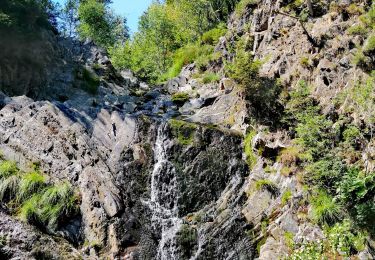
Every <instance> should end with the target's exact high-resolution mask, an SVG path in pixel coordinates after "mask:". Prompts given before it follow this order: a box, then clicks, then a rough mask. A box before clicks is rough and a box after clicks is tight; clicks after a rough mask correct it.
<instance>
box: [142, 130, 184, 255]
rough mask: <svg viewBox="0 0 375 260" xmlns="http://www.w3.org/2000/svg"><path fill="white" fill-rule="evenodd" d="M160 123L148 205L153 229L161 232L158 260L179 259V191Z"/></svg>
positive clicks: (180, 222) (166, 138)
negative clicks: (177, 236) (177, 237)
mask: <svg viewBox="0 0 375 260" xmlns="http://www.w3.org/2000/svg"><path fill="white" fill-rule="evenodd" d="M165 127H166V124H164V123H162V124H161V125H160V126H159V128H158V132H157V139H156V143H155V147H154V160H155V165H154V169H153V171H152V176H151V199H150V201H149V202H148V205H149V207H150V209H151V211H152V226H153V228H154V229H155V230H157V231H158V232H161V239H160V242H159V246H158V252H157V259H161V260H167V259H168V260H171V259H178V258H179V257H178V252H177V243H176V235H177V232H178V231H179V230H180V227H181V224H182V219H180V218H179V217H178V205H177V201H178V188H177V176H176V169H175V168H174V166H173V164H172V163H171V162H170V161H168V156H167V151H166V149H167V147H168V144H169V143H170V140H169V139H168V137H167V136H166V134H165V131H164V130H165Z"/></svg>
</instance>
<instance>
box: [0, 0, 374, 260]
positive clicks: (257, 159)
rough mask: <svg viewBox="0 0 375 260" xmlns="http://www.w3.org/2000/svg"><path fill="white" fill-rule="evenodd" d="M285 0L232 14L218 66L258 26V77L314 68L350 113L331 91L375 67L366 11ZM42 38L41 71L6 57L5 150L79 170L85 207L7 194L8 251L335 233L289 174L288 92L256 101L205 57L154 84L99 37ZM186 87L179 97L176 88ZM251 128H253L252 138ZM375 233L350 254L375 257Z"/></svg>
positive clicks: (208, 253) (60, 170) (177, 249)
mask: <svg viewBox="0 0 375 260" xmlns="http://www.w3.org/2000/svg"><path fill="white" fill-rule="evenodd" d="M288 4H290V3H289V2H288V1H276V2H275V1H269V0H263V1H259V2H256V1H254V2H251V3H249V4H248V5H246V8H245V10H243V11H242V12H240V13H238V12H237V13H235V14H233V15H232V17H231V19H230V21H229V22H228V29H229V30H228V33H227V34H226V36H225V37H222V38H221V39H220V42H219V43H218V45H217V46H216V51H217V52H220V53H221V58H220V60H219V61H215V62H212V64H210V65H209V66H208V70H209V71H213V72H218V73H220V72H222V71H223V70H225V63H226V62H228V61H232V60H233V59H234V57H235V53H233V49H235V45H236V42H237V41H238V38H243V39H251V49H249V50H247V51H248V52H252V54H253V55H254V57H255V59H259V60H261V61H262V63H261V66H260V68H259V78H262V79H267V80H268V81H267V82H273V83H275V84H274V85H277V86H281V87H280V89H281V90H280V92H281V93H283V91H284V92H288V91H289V92H290V91H292V90H293V89H294V88H296V86H297V85H298V84H299V82H300V81H301V80H304V81H305V82H308V83H309V84H312V85H314V86H315V88H314V91H313V96H314V98H316V100H317V102H318V103H319V104H320V105H321V106H322V113H323V114H325V115H328V116H339V115H340V113H345V112H344V111H343V109H341V108H340V107H339V106H337V105H336V106H335V105H334V103H333V100H335V98H337V96H338V95H339V94H340V93H342V91H343V90H344V89H349V88H351V87H352V86H354V85H355V84H356V82H358V80H359V79H364V80H365V79H367V78H368V77H369V76H368V71H369V70H371V69H373V64H374V60H373V59H374V56H373V53H372V54H371V53H364V55H365V58H364V60H363V62H362V63H361V66H356V65H354V64H352V63H351V60H352V59H353V57H354V55H355V51H357V50H358V48H360V47H359V46H364V45H366V42H365V39H364V38H363V37H362V38H361V36H356V37H353V36H352V35H350V34H349V32H348V31H347V29H348V28H350V27H351V26H354V25H356V23H358V20H359V18H358V17H359V15H360V13H356V12H347V11H342V10H346V9H345V8H348V6H350V3H346V2H345V3H344V2H343V3H339V4H337V6H335V8H331V9H330V8H328V6H329V3H328V2H327V3H325V2H324V3H319V4H317V6H316V8H317V10H319V12H317V13H316V14H315V16H314V17H311V18H310V19H308V20H307V21H304V22H303V23H301V22H300V21H299V20H298V19H296V18H295V17H291V16H287V15H285V14H284V12H285V8H286V7H287V6H288ZM356 4H358V6H363V8H364V7H365V6H366V5H367V3H366V1H358V3H357V2H356ZM43 37H44V38H43V39H44V40H43V44H46V42H48V45H49V46H50V48H46V47H40V45H37V44H36V45H35V48H33V50H34V52H33V53H34V56H35V55H36V56H37V57H43V59H42V58H41V59H40V60H37V61H36V62H37V63H38V66H40V67H38V68H39V69H38V70H36V69H35V68H33V66H34V65H33V64H31V63H27V62H26V60H27V59H28V58H29V57H26V58H25V55H24V54H22V51H21V52H20V53H21V54H19V55H18V56H17V55H16V56H17V59H15V58H14V57H13V56H12V55H11V54H9V53H12V52H6V53H7V55H3V56H6V57H2V60H6V63H3V64H1V65H0V69H1V70H0V72H1V73H0V84H1V86H2V91H3V92H0V149H1V151H2V154H3V157H4V158H3V159H4V160H12V161H16V162H17V164H18V167H19V168H20V169H21V171H28V170H30V168H31V164H32V163H34V165H35V164H37V165H39V167H40V170H41V171H42V172H43V173H44V174H45V175H46V176H48V182H49V183H61V182H63V181H68V182H69V183H70V184H71V185H72V186H73V187H74V189H75V190H76V192H77V193H78V194H79V198H80V199H79V213H77V214H76V215H74V216H72V217H71V218H70V219H69V220H68V221H65V222H64V223H63V224H61V225H60V226H59V227H58V229H57V230H55V231H54V232H51V231H48V230H47V231H46V230H42V229H40V228H36V227H32V226H31V225H28V224H27V223H23V222H21V221H20V220H19V219H18V217H17V214H10V213H11V212H10V210H9V209H8V207H7V205H5V204H4V205H2V209H1V218H0V219H1V221H0V256H1V257H4V258H5V259H76V258H77V259H82V258H84V259H108V258H109V259H255V258H258V259H282V258H284V257H286V256H288V255H289V254H290V253H291V247H290V243H295V244H304V243H306V242H311V241H324V240H325V239H326V235H325V233H324V232H323V230H322V228H321V227H320V226H319V225H317V223H314V222H313V221H311V220H310V219H309V218H308V217H307V212H308V210H309V206H308V203H307V198H308V197H309V194H308V192H307V191H306V189H305V187H303V185H302V183H301V180H300V179H299V178H300V176H299V175H298V174H293V173H291V172H288V173H285V166H290V167H294V165H290V164H291V161H293V160H292V159H290V160H289V159H284V160H280V159H279V158H280V155H281V151H282V150H283V149H284V150H285V149H286V148H287V147H290V146H291V145H292V135H293V133H292V132H291V131H290V129H288V128H287V127H285V126H283V125H282V123H280V120H279V115H280V114H281V113H282V111H283V109H284V105H283V101H282V98H281V97H280V96H282V94H281V95H278V96H277V99H273V100H271V101H269V100H267V98H269V97H271V98H273V97H276V96H274V94H272V93H270V94H269V95H268V96H267V95H264V96H261V97H258V99H257V101H258V102H254V101H249V99H248V98H247V93H246V91H245V90H244V89H243V88H241V87H240V86H239V84H238V83H237V82H236V81H235V80H234V79H231V78H228V77H224V76H223V77H222V78H221V79H220V81H219V82H213V83H208V84H204V83H202V82H201V81H199V80H197V79H196V77H194V74H195V73H197V71H198V69H197V68H196V65H195V64H191V65H188V66H187V67H185V68H184V69H183V71H182V72H181V74H180V76H179V77H177V78H175V79H172V80H170V81H169V82H168V83H166V84H165V86H157V87H151V86H148V85H147V84H146V83H143V82H140V81H139V80H138V79H136V78H135V77H133V76H132V74H131V73H130V72H126V71H123V72H118V71H116V70H115V69H114V68H113V66H112V65H111V62H110V61H109V59H108V57H107V56H106V54H105V52H104V51H102V50H100V49H99V48H97V47H96V46H95V45H93V44H91V43H80V42H75V41H72V40H67V39H61V38H59V37H58V36H54V35H52V34H50V33H47V34H46V35H44V36H43ZM46 39H47V40H46ZM2 44H5V45H6V46H8V45H7V43H4V42H3V43H2ZM43 46H44V45H43ZM9 48H10V49H11V47H9ZM21 49H22V48H21ZM14 60H16V62H13V61H14ZM223 75H224V74H223ZM276 82H277V84H276ZM267 86H268V85H267ZM181 93H183V94H184V95H185V98H184V99H183V100H182V101H181V100H179V101H177V100H176V99H174V98H173V97H176V96H178V94H181ZM267 93H268V92H267ZM186 95H187V97H186ZM353 116H354V119H353V120H354V121H355V119H356V118H355V115H353ZM357 116H358V120H361V118H360V117H361V115H357ZM260 117H261V118H262V120H259V118H260ZM249 129H251V131H249ZM246 132H251V133H252V134H251V135H248V136H250V137H248V138H246V139H247V140H245V141H244V138H243V135H244V134H245V133H246ZM373 144H374V143H373V139H370V140H369V141H367V143H366V144H365V145H364V146H365V147H366V148H364V149H363V150H361V152H363V153H362V154H361V156H360V157H361V158H360V159H359V160H363V161H365V162H367V163H368V165H370V166H369V167H371V165H374V162H373V158H374V153H373ZM371 145H372V146H371ZM371 147H372V148H371ZM244 149H245V153H243V151H244ZM365 149H367V150H366V153H365V151H364V150H365ZM249 150H250V151H252V152H251V154H253V156H252V158H250V159H249V158H248V157H249V154H248V151H249ZM365 155H367V157H366V156H365ZM286 194H288V195H286ZM373 246H374V244H373V242H372V240H371V239H369V240H368V243H367V244H366V246H365V247H364V248H362V249H361V250H360V251H357V252H355V253H354V254H353V255H355V257H357V258H359V259H372V258H373V256H372V255H371V253H372V250H373V248H372V247H373Z"/></svg>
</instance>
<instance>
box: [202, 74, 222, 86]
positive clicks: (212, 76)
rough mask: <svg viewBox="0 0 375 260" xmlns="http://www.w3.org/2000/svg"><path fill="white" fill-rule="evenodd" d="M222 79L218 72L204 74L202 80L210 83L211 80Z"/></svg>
mask: <svg viewBox="0 0 375 260" xmlns="http://www.w3.org/2000/svg"><path fill="white" fill-rule="evenodd" d="M219 80H220V76H219V75H217V74H216V73H211V72H210V73H205V74H203V78H202V81H203V83H204V84H208V83H211V82H218V81H219Z"/></svg>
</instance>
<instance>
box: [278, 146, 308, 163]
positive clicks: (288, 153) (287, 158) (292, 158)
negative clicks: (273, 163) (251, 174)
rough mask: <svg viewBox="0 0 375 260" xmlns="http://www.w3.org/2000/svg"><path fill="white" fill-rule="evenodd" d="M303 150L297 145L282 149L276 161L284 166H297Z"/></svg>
mask: <svg viewBox="0 0 375 260" xmlns="http://www.w3.org/2000/svg"><path fill="white" fill-rule="evenodd" d="M302 153H303V149H302V148H301V147H299V146H297V145H292V146H288V147H286V148H283V149H282V150H281V152H280V155H279V156H278V157H277V161H278V162H281V163H283V164H285V165H286V166H291V165H293V164H299V163H300V162H301V159H302V158H301V157H303V154H302Z"/></svg>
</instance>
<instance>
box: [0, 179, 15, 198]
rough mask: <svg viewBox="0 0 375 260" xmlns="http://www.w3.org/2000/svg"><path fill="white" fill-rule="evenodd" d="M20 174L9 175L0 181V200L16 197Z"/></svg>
mask: <svg viewBox="0 0 375 260" xmlns="http://www.w3.org/2000/svg"><path fill="white" fill-rule="evenodd" d="M19 183H20V176H18V175H11V176H9V177H8V178H5V179H3V180H1V181H0V201H9V200H13V199H15V198H16V197H17V194H18V189H19Z"/></svg>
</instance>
